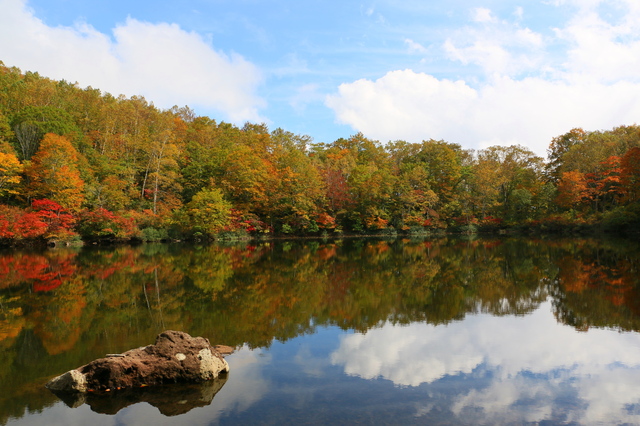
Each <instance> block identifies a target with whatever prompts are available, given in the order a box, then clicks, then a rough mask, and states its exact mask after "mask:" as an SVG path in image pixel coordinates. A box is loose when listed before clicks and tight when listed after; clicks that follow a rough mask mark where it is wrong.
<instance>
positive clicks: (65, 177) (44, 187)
mask: <svg viewBox="0 0 640 426" xmlns="http://www.w3.org/2000/svg"><path fill="white" fill-rule="evenodd" d="M78 157H79V154H78V152H77V151H76V149H75V148H74V147H73V145H71V143H70V142H69V140H68V139H67V138H65V137H64V136H59V135H56V134H53V133H47V134H46V135H45V136H44V139H42V142H41V143H40V148H39V149H38V151H37V152H36V153H35V155H34V156H33V157H32V158H31V165H30V166H29V167H28V168H27V170H26V175H27V177H28V180H29V183H28V186H27V191H26V195H27V196H28V197H30V198H31V199H35V198H48V199H50V200H52V201H55V202H57V203H58V204H60V205H61V206H62V207H64V208H65V209H68V210H71V211H77V210H79V209H80V206H81V205H82V202H83V201H84V181H83V180H82V178H81V177H80V172H79V170H78Z"/></svg>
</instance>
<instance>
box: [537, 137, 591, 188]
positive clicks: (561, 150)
mask: <svg viewBox="0 0 640 426" xmlns="http://www.w3.org/2000/svg"><path fill="white" fill-rule="evenodd" d="M586 135H587V133H586V132H585V131H584V130H582V129H581V128H575V129H571V130H570V131H568V132H567V133H565V134H564V135H560V136H557V137H555V138H553V139H552V140H551V143H550V144H549V148H548V149H547V159H548V162H547V165H546V167H545V169H546V173H547V176H548V178H549V179H550V180H552V181H554V182H557V181H558V180H560V177H561V174H562V172H561V170H560V169H561V168H562V165H563V164H564V159H563V157H564V155H565V154H566V153H567V152H568V151H569V149H571V147H573V146H575V145H579V144H582V143H583V142H584V140H585V138H586Z"/></svg>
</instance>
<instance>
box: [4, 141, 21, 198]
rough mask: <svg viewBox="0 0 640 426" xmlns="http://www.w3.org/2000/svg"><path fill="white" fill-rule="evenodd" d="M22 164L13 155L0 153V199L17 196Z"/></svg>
mask: <svg viewBox="0 0 640 426" xmlns="http://www.w3.org/2000/svg"><path fill="white" fill-rule="evenodd" d="M20 173H22V164H21V163H20V161H19V160H18V158H17V157H16V156H15V155H13V154H5V153H3V152H0V198H3V197H5V196H7V195H11V194H17V193H18V191H17V189H18V186H19V185H20V181H21V180H22V178H21V177H20Z"/></svg>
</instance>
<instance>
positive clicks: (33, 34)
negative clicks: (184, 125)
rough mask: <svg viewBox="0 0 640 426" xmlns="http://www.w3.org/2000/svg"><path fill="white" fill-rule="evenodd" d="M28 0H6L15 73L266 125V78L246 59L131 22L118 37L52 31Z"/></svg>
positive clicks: (2, 51)
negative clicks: (260, 91) (261, 91)
mask: <svg viewBox="0 0 640 426" xmlns="http://www.w3.org/2000/svg"><path fill="white" fill-rule="evenodd" d="M26 4H27V2H26V0H0V10H2V13H1V14H0V58H1V59H2V60H3V61H4V62H5V65H8V66H17V67H19V68H21V69H22V70H23V71H28V70H29V71H38V72H39V73H40V74H42V75H46V76H48V77H51V78H55V79H65V80H69V81H77V82H78V83H79V84H80V85H82V86H86V85H91V86H93V87H97V88H100V89H102V90H105V91H107V92H110V93H112V94H114V95H118V94H121V93H122V94H125V95H127V96H132V95H143V96H145V97H147V99H148V100H149V101H152V102H154V103H155V104H156V105H158V106H160V107H164V108H168V107H171V106H173V105H175V104H178V105H185V104H188V105H189V106H191V107H194V108H204V109H213V110H215V111H217V112H219V113H221V114H223V115H224V116H225V119H227V120H230V121H233V122H242V121H245V120H251V121H261V120H263V119H262V118H261V117H260V114H259V109H260V108H261V107H263V106H264V101H263V100H262V99H260V98H259V97H258V96H257V95H256V94H255V91H256V89H257V86H258V85H259V84H260V83H261V82H262V76H261V73H260V71H259V70H258V69H257V68H256V66H254V65H253V64H252V63H250V62H248V61H247V60H245V59H244V58H242V57H241V56H240V55H237V54H230V55H227V54H225V53H222V52H218V51H216V50H214V49H213V48H212V47H211V45H210V44H209V43H207V42H206V41H205V40H204V39H203V38H202V37H201V36H200V35H198V34H196V33H193V32H187V31H184V30H182V29H181V28H180V27H179V26H178V25H175V24H166V23H159V24H151V23H147V22H141V21H138V20H135V19H132V18H129V19H127V21H126V22H125V23H123V24H121V25H118V26H117V27H116V28H114V30H113V34H112V36H109V35H107V34H103V33H100V32H99V31H97V30H96V29H94V28H93V27H92V26H90V25H88V24H85V23H77V24H75V25H74V26H73V27H50V26H47V25H46V24H45V23H43V22H42V21H41V20H40V19H38V18H37V17H35V16H34V14H33V11H32V10H31V9H29V8H28V7H27V6H26Z"/></svg>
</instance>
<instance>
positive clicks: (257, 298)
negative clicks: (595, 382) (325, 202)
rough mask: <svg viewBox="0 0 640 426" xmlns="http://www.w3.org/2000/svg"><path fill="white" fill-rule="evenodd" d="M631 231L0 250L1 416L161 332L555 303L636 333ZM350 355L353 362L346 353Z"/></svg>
mask: <svg viewBox="0 0 640 426" xmlns="http://www.w3.org/2000/svg"><path fill="white" fill-rule="evenodd" d="M639 258H640V250H638V246H637V244H635V243H631V242H629V241H625V242H619V241H615V242H614V241H599V240H589V239H581V240H577V239H566V240H565V239H562V240H551V241H539V240H531V239H476V240H460V239H439V240H430V241H409V240H395V241H379V240H355V239H354V240H339V241H284V242H259V243H255V242H251V243H245V244H239V245H211V246H194V247H192V246H184V245H143V246H138V247H129V246H123V247H111V248H95V247H89V248H85V249H81V250H80V249H78V250H71V249H55V250H49V251H44V252H42V251H38V252H32V251H12V252H4V253H0V422H1V421H2V419H4V420H6V419H8V418H10V417H21V416H23V415H24V413H25V410H28V411H34V410H35V411H38V410H41V409H43V408H44V407H47V406H50V405H51V404H53V403H54V402H55V401H56V399H55V397H54V396H53V395H51V394H48V393H47V392H42V390H41V387H40V386H41V385H42V384H44V382H46V380H47V379H48V378H49V377H51V376H54V375H57V374H60V373H61V372H64V371H67V370H69V369H71V368H75V367H77V366H79V365H82V364H85V363H86V362H88V361H91V360H92V359H95V358H99V357H101V356H104V354H105V353H117V352H122V351H125V350H128V349H131V348H134V347H137V346H140V345H142V344H146V342H149V341H152V340H153V338H154V336H155V335H156V334H157V333H159V332H160V331H162V330H164V329H177V330H183V331H186V332H188V333H190V334H191V335H194V336H205V337H207V338H209V339H210V340H211V341H212V343H214V344H216V343H222V344H227V345H231V346H243V345H244V346H246V347H248V348H269V347H270V346H271V345H273V342H274V341H278V342H286V341H288V340H290V339H292V338H295V337H297V336H304V335H309V334H312V333H314V332H315V331H316V330H317V328H318V327H321V326H322V327H324V326H337V327H339V328H341V329H343V330H351V331H356V332H361V333H365V332H367V331H370V330H372V329H381V327H382V326H383V325H386V326H390V325H391V326H393V325H396V326H409V325H411V326H412V327H416V326H417V325H416V324H417V323H421V324H423V325H421V326H426V325H428V326H429V327H435V326H438V325H443V324H450V323H452V322H454V321H459V320H462V319H464V318H465V317H466V316H467V315H469V314H489V315H491V316H492V317H500V316H513V315H515V316H523V315H527V314H530V313H532V312H533V311H535V310H536V309H537V308H538V307H539V306H541V304H543V303H545V302H546V301H547V300H548V301H549V303H550V304H551V306H552V311H553V314H554V316H555V318H556V319H557V320H558V321H559V322H561V323H564V324H567V325H570V326H572V327H574V328H575V329H577V330H588V329H589V328H593V327H598V328H607V329H610V328H613V329H616V330H619V331H638V330H639V328H640V320H639V319H640V294H638V291H639V288H640V286H639V280H640V278H639V275H638V261H639ZM345 362H346V361H345Z"/></svg>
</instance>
